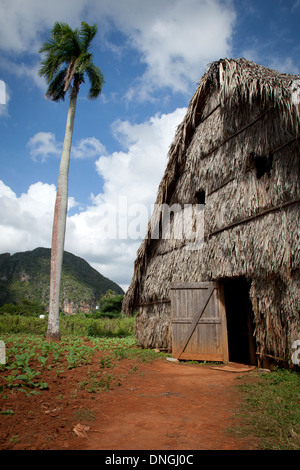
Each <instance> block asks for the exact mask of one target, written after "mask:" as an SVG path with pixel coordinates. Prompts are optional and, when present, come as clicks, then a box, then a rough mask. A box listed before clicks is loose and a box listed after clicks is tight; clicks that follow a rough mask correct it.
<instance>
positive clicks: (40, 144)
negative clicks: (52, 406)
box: [27, 132, 62, 162]
mask: <svg viewBox="0 0 300 470" xmlns="http://www.w3.org/2000/svg"><path fill="white" fill-rule="evenodd" d="M27 147H28V148H29V153H30V155H31V158H32V160H34V161H35V162H37V161H41V162H45V161H46V160H47V158H48V157H49V156H55V157H57V156H59V155H60V154H61V151H62V144H61V143H59V142H57V141H56V137H55V134H53V132H38V133H37V134H35V135H34V136H33V137H31V138H30V139H29V141H28V143H27Z"/></svg>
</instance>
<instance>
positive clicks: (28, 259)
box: [0, 248, 124, 313]
mask: <svg viewBox="0 0 300 470" xmlns="http://www.w3.org/2000/svg"><path fill="white" fill-rule="evenodd" d="M50 255H51V250H50V248H36V249H35V250H33V251H25V252H21V253H15V254H14V255H10V254H9V253H3V254H0V306H1V305H3V304H5V303H20V302H21V301H22V300H24V299H27V300H30V301H36V302H38V303H40V304H43V305H45V306H47V305H48V303H49V285H50ZM109 289H111V290H112V291H114V292H115V293H116V294H124V291H123V290H122V289H121V287H120V286H118V285H117V284H116V283H114V282H113V281H111V280H110V279H108V278H106V277H104V276H103V275H102V274H100V273H99V272H98V271H96V270H95V269H94V268H92V267H91V266H90V265H89V264H88V263H87V262H86V261H85V260H84V259H82V258H79V257H78V256H75V255H73V254H71V253H68V252H66V251H65V252H64V258H63V271H62V284H61V308H62V310H64V311H68V313H76V312H77V311H79V310H85V311H89V310H91V309H93V308H95V306H96V305H97V304H98V303H99V300H100V298H101V296H102V295H104V294H105V293H106V292H107V291H108V290H109Z"/></svg>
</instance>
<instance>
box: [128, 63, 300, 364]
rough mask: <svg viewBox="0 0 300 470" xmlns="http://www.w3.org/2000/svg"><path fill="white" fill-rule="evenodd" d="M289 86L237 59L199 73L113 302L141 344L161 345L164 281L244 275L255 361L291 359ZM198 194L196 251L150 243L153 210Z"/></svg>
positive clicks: (295, 270)
mask: <svg viewBox="0 0 300 470" xmlns="http://www.w3.org/2000/svg"><path fill="white" fill-rule="evenodd" d="M299 80H300V77H299V76H292V75H287V74H282V73H279V72H277V71H274V70H270V69H267V68H265V67H263V66H260V65H257V64H255V63H253V62H250V61H247V60H245V59H235V60H227V59H224V60H220V61H218V62H215V63H213V64H212V65H211V66H210V67H209V68H208V70H207V72H206V73H205V75H204V76H203V78H202V80H201V82H200V84H199V86H198V88H197V90H196V93H195V95H194V96H193V98H192V100H191V102H190V105H189V107H188V110H187V113H186V116H185V118H184V120H183V122H182V123H181V124H180V126H179V127H178V129H177V132H176V136H175V139H174V141H173V143H172V145H171V147H170V149H169V154H168V157H169V158H168V164H167V167H166V170H165V174H164V176H163V179H162V181H161V183H160V186H159V188H158V194H157V200H156V206H155V210H154V212H153V215H152V218H151V221H150V223H149V228H148V234H147V236H146V238H145V240H144V241H143V242H142V244H141V246H140V248H139V250H138V253H137V259H136V261H135V265H134V275H133V279H132V282H131V285H130V287H129V289H128V291H127V293H126V296H125V298H124V302H123V313H125V314H132V312H133V311H134V309H138V314H137V323H136V336H137V339H138V341H139V343H140V345H141V346H144V347H158V348H169V349H170V348H171V314H170V283H171V282H195V281H209V280H214V281H216V280H222V279H230V278H235V277H239V276H244V277H245V278H247V279H248V280H250V281H251V289H250V299H251V302H252V308H253V312H254V319H255V339H256V344H257V351H258V353H259V355H260V357H265V356H272V357H275V358H278V359H280V360H281V361H283V362H284V363H287V364H290V363H291V356H292V350H291V347H292V343H293V341H295V340H297V339H300V298H299V288H300V271H299V267H300V250H299V238H300V234H299V201H300V187H299V186H300V185H299V175H300V166H299V165H300V163H299V154H300V151H299V135H300V117H299V112H300V106H299V104H298V102H297V100H295V99H292V89H293V84H295V83H300V82H299ZM199 194H200V195H202V196H201V197H202V199H203V201H202V202H204V197H205V209H204V210H203V212H202V215H203V216H204V239H203V243H202V245H201V247H199V249H191V247H190V239H186V238H185V236H182V237H181V239H176V238H174V237H169V238H167V239H163V238H159V239H157V238H156V239H154V238H153V236H152V234H153V227H158V226H159V224H160V223H161V217H162V215H161V210H160V208H161V206H162V205H166V204H167V205H168V206H173V205H174V204H180V207H183V206H184V205H192V204H195V203H196V202H197V201H198V202H199ZM197 197H198V199H197ZM175 219H176V217H174V219H172V222H171V229H172V228H173V229H174V224H175Z"/></svg>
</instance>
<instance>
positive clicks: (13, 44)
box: [0, 0, 236, 99]
mask: <svg viewBox="0 0 300 470" xmlns="http://www.w3.org/2000/svg"><path fill="white" fill-rule="evenodd" d="M3 1H4V2H5V7H3V8H2V12H3V11H4V12H5V14H2V15H1V17H0V49H3V50H4V51H6V52H11V53H15V54H20V53H27V54H37V52H38V50H39V47H40V44H41V41H43V40H45V39H46V37H45V36H44V34H45V33H46V32H47V36H48V34H49V30H50V28H51V27H52V26H53V24H54V22H55V21H66V22H68V23H69V24H70V25H71V26H72V27H74V26H78V25H79V24H80V21H81V20H82V18H84V19H85V20H86V21H90V22H97V23H98V24H99V37H101V35H102V40H101V44H102V45H103V44H110V45H109V46H107V47H109V48H110V49H111V50H112V53H115V54H119V47H115V48H113V45H112V44H111V43H109V42H108V41H107V39H106V38H105V33H107V32H108V30H109V29H111V28H114V27H117V28H118V30H119V31H121V32H122V33H124V34H125V35H126V36H127V38H128V40H127V42H126V46H127V47H131V48H133V49H134V50H136V51H138V53H139V54H140V60H141V62H142V63H143V64H144V65H145V73H144V74H143V75H142V77H140V79H139V80H138V81H137V83H135V85H134V90H135V97H136V98H137V97H139V98H140V99H146V98H147V99H148V98H149V97H151V93H152V92H153V91H155V90H156V89H160V88H162V87H169V88H170V89H171V90H172V91H175V92H187V91H188V92H189V91H190V86H191V84H194V83H195V82H197V81H198V80H199V79H200V78H201V75H202V72H203V70H205V68H206V66H207V64H208V63H209V62H211V61H212V60H216V59H219V58H220V57H224V56H226V55H230V53H231V36H232V32H233V27H234V23H235V20H236V14H235V11H234V8H233V2H232V1H231V0H222V1H221V0H188V2H183V1H182V0H164V1H161V0H152V1H151V2H144V1H143V2H141V1H140V0H127V1H113V2H112V1H111V0H97V1H96V0H88V1H86V0H64V1H63V2H62V1H59V0H53V1H52V2H36V1H35V0H26V2H23V1H22V0H10V1H5V0H2V3H3ZM99 43H100V41H99ZM3 61H5V59H4V58H2V60H1V62H3ZM6 61H8V62H9V64H10V65H11V71H12V72H13V73H17V74H19V75H20V74H23V75H27V76H28V75H31V76H34V80H35V81H36V82H37V84H38V85H39V86H43V85H42V84H43V82H42V81H41V79H40V78H39V77H38V75H37V65H35V66H32V67H31V66H28V65H24V63H20V60H18V66H17V65H16V62H13V60H12V59H11V57H10V58H9V59H6ZM132 91H133V89H132V88H131V89H130V90H129V92H128V97H130V96H131V95H132Z"/></svg>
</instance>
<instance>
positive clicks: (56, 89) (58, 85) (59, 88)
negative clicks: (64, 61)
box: [46, 68, 67, 101]
mask: <svg viewBox="0 0 300 470" xmlns="http://www.w3.org/2000/svg"><path fill="white" fill-rule="evenodd" d="M66 73H67V68H64V69H62V70H61V71H60V72H58V73H57V74H56V75H55V77H54V78H53V79H52V80H51V82H50V84H49V86H48V90H47V93H46V96H47V97H48V98H50V99H51V100H52V101H64V99H65V95H66V91H67V90H66V89H65V76H66Z"/></svg>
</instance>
